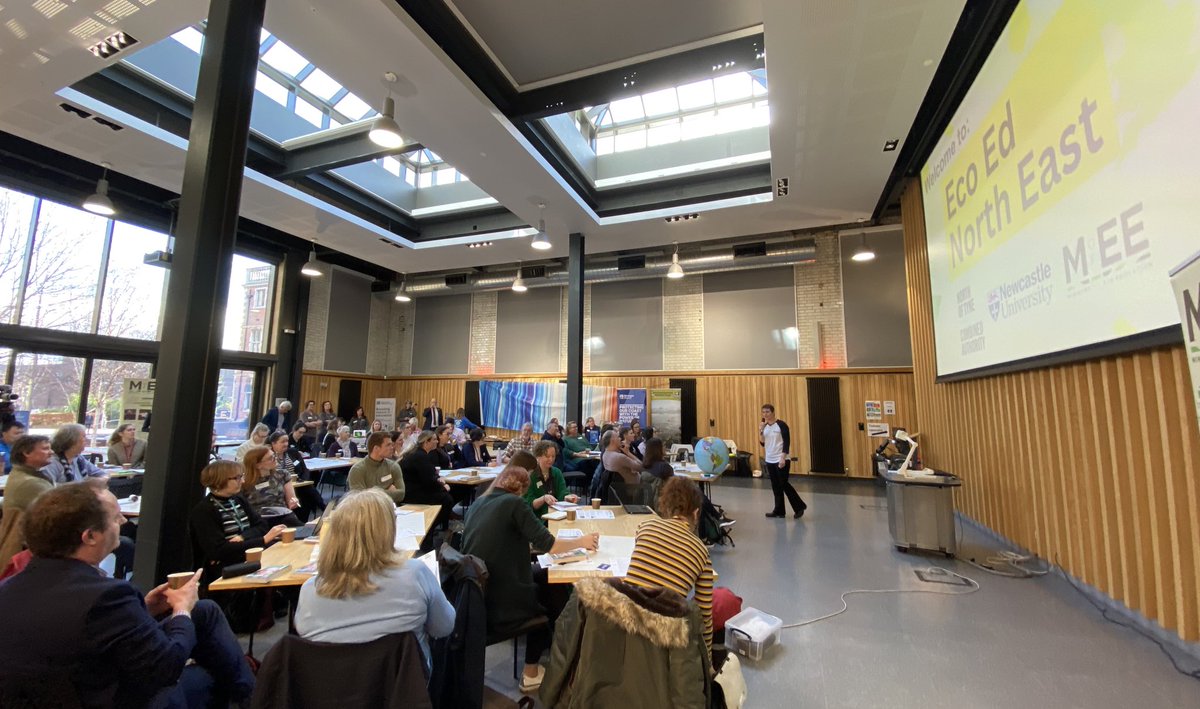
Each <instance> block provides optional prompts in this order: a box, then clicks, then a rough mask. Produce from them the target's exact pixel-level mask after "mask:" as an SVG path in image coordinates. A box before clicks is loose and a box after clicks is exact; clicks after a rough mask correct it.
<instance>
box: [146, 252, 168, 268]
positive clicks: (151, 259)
mask: <svg viewBox="0 0 1200 709" xmlns="http://www.w3.org/2000/svg"><path fill="white" fill-rule="evenodd" d="M142 263H144V264H146V265H147V266H158V267H159V268H170V267H171V252H170V251H151V252H150V253H148V254H146V255H145V256H143V257H142Z"/></svg>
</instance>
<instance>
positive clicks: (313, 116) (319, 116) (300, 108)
mask: <svg viewBox="0 0 1200 709" xmlns="http://www.w3.org/2000/svg"><path fill="white" fill-rule="evenodd" d="M296 115H297V116H300V117H301V118H303V119H304V120H306V121H308V122H309V123H311V124H313V125H314V126H316V127H317V128H323V127H324V123H325V114H324V113H323V112H322V111H321V109H319V108H317V107H316V106H314V105H312V104H311V103H309V102H308V101H305V100H304V99H302V98H300V97H299V96H297V97H296Z"/></svg>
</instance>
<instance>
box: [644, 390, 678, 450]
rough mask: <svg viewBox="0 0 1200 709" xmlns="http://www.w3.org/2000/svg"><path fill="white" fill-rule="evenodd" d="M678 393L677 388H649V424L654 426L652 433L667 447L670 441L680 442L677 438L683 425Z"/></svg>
mask: <svg viewBox="0 0 1200 709" xmlns="http://www.w3.org/2000/svg"><path fill="white" fill-rule="evenodd" d="M680 394H681V392H680V390H678V389H651V390H650V424H651V425H653V426H654V435H655V436H656V437H658V438H661V439H662V441H663V443H664V444H666V446H667V447H668V448H670V446H671V444H672V443H681V442H682V441H680V439H679V433H680V429H681V427H682V425H683V409H682V407H681V405H680Z"/></svg>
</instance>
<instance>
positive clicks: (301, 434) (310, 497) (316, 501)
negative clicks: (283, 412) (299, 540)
mask: <svg viewBox="0 0 1200 709" xmlns="http://www.w3.org/2000/svg"><path fill="white" fill-rule="evenodd" d="M307 430H308V427H307V426H306V425H304V424H303V423H300V422H297V423H296V425H295V426H292V435H291V436H290V437H289V438H288V439H287V448H285V449H284V452H283V453H282V454H281V453H280V452H279V451H278V450H276V451H275V464H276V465H277V466H278V467H279V469H280V470H281V471H282V472H284V473H286V474H287V476H288V479H289V480H291V479H293V478H295V479H299V480H303V481H306V482H307V481H310V480H312V473H310V472H308V465H307V464H306V463H305V462H304V453H305V451H306V450H307V449H306V448H303V446H307V445H308V440H309V439H308V437H307V436H306V435H305V434H306V433H307ZM269 440H270V439H269ZM278 446H279V443H278V441H275V442H273V446H272V447H274V448H277V447H278ZM296 498H297V499H299V500H300V507H299V508H297V509H296V516H297V517H299V518H300V521H301V522H307V521H308V520H309V519H310V518H312V517H314V516H317V515H320V514H321V512H323V511H324V510H325V498H323V497H321V493H320V492H319V491H318V490H317V486H316V485H305V486H303V487H298V488H296Z"/></svg>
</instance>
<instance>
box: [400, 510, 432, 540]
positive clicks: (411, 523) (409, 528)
mask: <svg viewBox="0 0 1200 709" xmlns="http://www.w3.org/2000/svg"><path fill="white" fill-rule="evenodd" d="M401 533H404V534H410V535H411V534H415V535H418V536H420V535H424V534H425V515H423V514H412V515H400V516H399V517H397V518H396V536H397V537H398V536H400V534H401Z"/></svg>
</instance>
